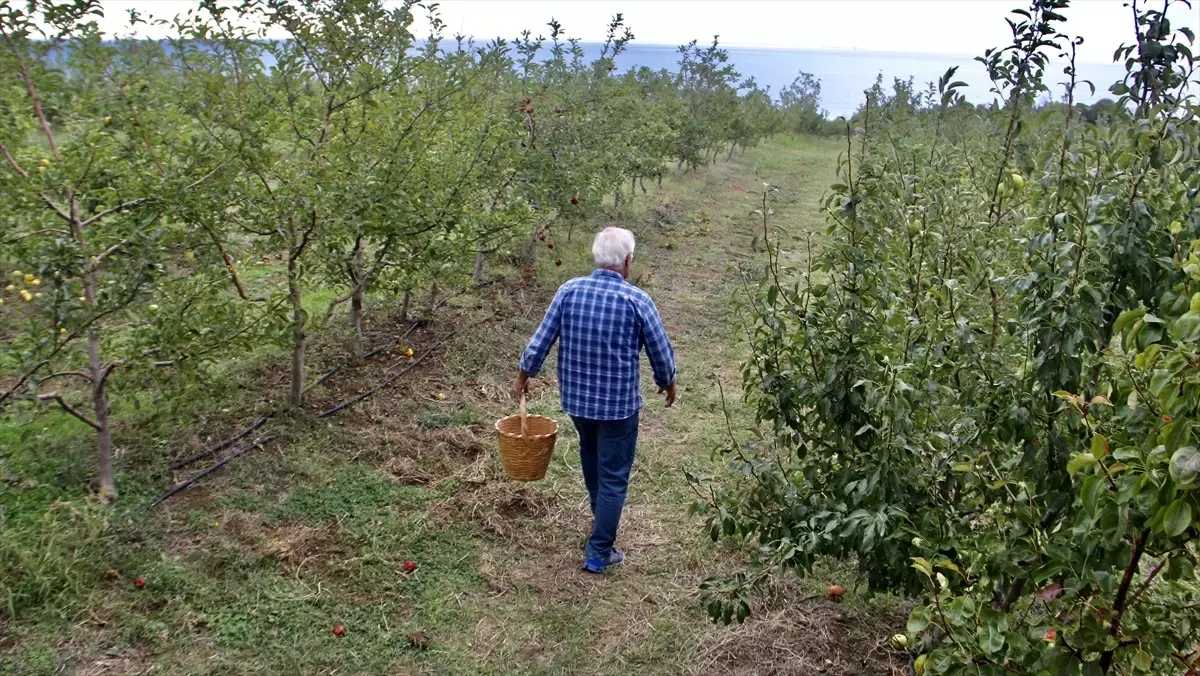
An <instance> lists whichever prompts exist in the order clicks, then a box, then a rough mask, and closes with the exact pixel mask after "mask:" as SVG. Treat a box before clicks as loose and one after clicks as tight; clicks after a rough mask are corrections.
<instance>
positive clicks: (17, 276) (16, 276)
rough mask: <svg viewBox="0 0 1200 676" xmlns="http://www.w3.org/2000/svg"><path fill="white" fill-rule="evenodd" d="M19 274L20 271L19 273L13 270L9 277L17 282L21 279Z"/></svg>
mask: <svg viewBox="0 0 1200 676" xmlns="http://www.w3.org/2000/svg"><path fill="white" fill-rule="evenodd" d="M21 274H22V273H21V271H20V270H13V271H12V273H10V276H11V277H12V278H13V279H17V280H19V279H21Z"/></svg>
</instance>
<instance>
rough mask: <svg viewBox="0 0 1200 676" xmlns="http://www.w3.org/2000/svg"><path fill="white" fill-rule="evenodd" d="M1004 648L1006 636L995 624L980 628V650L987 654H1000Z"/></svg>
mask: <svg viewBox="0 0 1200 676" xmlns="http://www.w3.org/2000/svg"><path fill="white" fill-rule="evenodd" d="M1003 647H1004V634H1003V633H1002V632H1001V631H1000V629H999V628H998V627H996V626H995V625H993V624H984V625H983V626H981V627H979V648H980V649H981V650H983V652H985V653H987V654H989V655H990V654H992V653H995V652H999V651H1000V649H1001V648H1003Z"/></svg>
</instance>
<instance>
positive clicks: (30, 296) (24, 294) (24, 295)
mask: <svg viewBox="0 0 1200 676" xmlns="http://www.w3.org/2000/svg"><path fill="white" fill-rule="evenodd" d="M21 300H24V301H25V302H26V303H28V302H29V301H31V300H33V294H32V293H29V292H28V291H26V290H25V289H21Z"/></svg>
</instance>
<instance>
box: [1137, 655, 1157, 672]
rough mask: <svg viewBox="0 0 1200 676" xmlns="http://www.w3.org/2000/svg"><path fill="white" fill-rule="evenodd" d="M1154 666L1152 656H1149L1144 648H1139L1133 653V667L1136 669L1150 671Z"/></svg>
mask: <svg viewBox="0 0 1200 676" xmlns="http://www.w3.org/2000/svg"><path fill="white" fill-rule="evenodd" d="M1153 666H1154V658H1152V657H1150V653H1148V652H1146V651H1145V650H1139V651H1137V652H1136V653H1134V654H1133V668H1134V669H1137V670H1138V671H1150V669H1151V668H1152V667H1153Z"/></svg>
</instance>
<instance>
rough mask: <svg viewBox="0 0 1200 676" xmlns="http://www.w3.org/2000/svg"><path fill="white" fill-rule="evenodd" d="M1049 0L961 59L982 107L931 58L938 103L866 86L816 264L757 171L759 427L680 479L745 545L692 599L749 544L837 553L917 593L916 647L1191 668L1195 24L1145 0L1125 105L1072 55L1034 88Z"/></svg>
mask: <svg viewBox="0 0 1200 676" xmlns="http://www.w3.org/2000/svg"><path fill="white" fill-rule="evenodd" d="M1065 5H1066V3H1065V2H1064V1H1061V0H1035V2H1033V3H1032V5H1031V6H1030V9H1029V10H1028V11H1025V10H1020V11H1018V12H1016V16H1015V17H1014V20H1013V21H1012V22H1011V23H1012V27H1013V44H1012V45H1011V46H1010V47H1007V48H1004V49H999V50H989V51H988V52H987V53H986V54H985V56H984V57H982V58H981V61H982V62H983V63H984V64H985V65H986V66H987V67H988V69H989V72H990V73H991V76H992V79H993V81H994V83H995V88H996V91H997V92H1000V93H1002V94H1003V96H1004V99H1003V105H1000V106H994V107H993V108H992V109H988V110H982V111H977V110H976V109H973V108H971V107H969V106H964V105H962V102H961V99H960V97H959V95H958V94H957V90H958V89H959V88H960V87H961V86H962V83H959V82H954V81H953V75H954V70H953V69H952V70H951V71H950V72H948V73H946V75H945V76H944V77H943V78H942V79H941V80H940V82H939V83H938V84H937V87H936V94H937V96H936V97H935V98H934V101H935V104H934V105H932V106H930V105H925V104H924V103H923V102H922V99H921V98H920V97H913V96H911V92H910V91H908V89H907V88H906V87H903V86H899V85H898V86H897V87H896V90H895V94H894V95H893V96H890V97H889V96H883V95H879V94H880V93H879V92H877V93H876V94H877V95H876V96H873V97H872V98H871V99H869V100H868V102H867V104H866V105H865V106H864V108H863V110H862V112H861V113H860V116H859V119H858V120H857V124H858V128H857V129H852V128H850V127H849V126H848V127H847V129H846V140H847V152H846V154H845V155H844V156H843V162H842V164H841V167H840V170H839V171H840V178H841V181H840V182H839V183H838V184H836V185H834V186H833V187H832V190H831V194H830V196H829V198H828V201H827V204H826V206H827V213H828V219H829V228H828V237H827V239H826V240H825V242H824V243H823V248H822V250H821V252H820V254H819V255H818V256H817V257H816V258H815V259H814V260H813V261H812V262H811V263H810V265H809V267H806V268H804V269H800V270H796V269H792V268H790V267H788V266H787V265H786V264H785V263H784V262H783V261H784V259H783V257H782V256H781V255H780V249H779V244H777V242H778V241H780V240H779V238H777V237H776V236H775V235H774V233H772V232H771V229H770V227H769V204H770V200H769V199H768V198H769V197H770V196H771V193H770V192H769V191H768V192H767V193H764V195H763V207H762V209H761V210H760V214H761V215H762V217H763V219H764V221H763V222H764V232H763V238H762V240H763V243H764V247H765V251H766V270H767V274H766V276H765V277H763V278H762V279H761V280H760V282H759V284H758V286H757V288H756V289H755V290H754V292H753V293H752V294H751V295H750V297H749V298H748V299H747V302H746V306H745V313H744V317H745V332H746V334H745V335H746V338H747V339H748V341H749V343H750V346H751V348H752V351H753V354H752V357H751V358H750V360H749V361H748V362H747V363H746V364H745V366H744V371H743V375H744V378H745V395H746V398H747V400H748V401H749V402H750V403H751V404H752V406H753V407H754V409H755V410H756V413H757V417H758V420H759V421H760V422H761V423H762V426H763V429H762V430H761V431H759V430H756V433H757V434H758V435H759V439H758V442H757V443H753V444H749V445H746V446H745V447H743V446H742V445H741V444H736V443H735V444H731V446H730V448H728V449H726V450H725V453H726V455H727V456H728V457H729V459H730V462H731V464H732V465H733V468H734V470H735V472H734V475H735V476H736V477H737V478H736V479H734V480H731V481H729V482H725V483H720V484H718V485H717V486H714V487H713V488H714V493H713V495H715V497H714V498H713V499H712V500H711V501H705V502H701V503H699V504H698V505H697V509H699V510H700V511H701V512H704V513H706V514H708V515H709V519H710V521H709V525H710V532H711V533H712V535H713V536H714V538H716V537H721V536H727V537H732V538H735V539H738V540H744V541H751V542H756V543H757V544H758V545H759V546H760V549H761V552H760V556H759V557H758V558H757V562H758V570H757V571H756V572H755V573H752V574H745V573H740V574H737V575H734V576H733V577H730V578H726V579H714V580H710V581H708V582H707V583H706V584H705V594H706V606H707V607H708V609H709V611H710V613H711V614H712V615H713V616H714V617H715V618H718V619H723V620H725V621H730V620H731V619H733V618H737V619H739V620H740V619H743V618H744V617H745V616H746V615H747V613H748V610H749V605H748V603H747V599H746V594H747V592H748V591H749V590H750V589H752V588H753V586H754V584H755V582H756V581H758V580H761V579H763V577H764V576H765V575H766V574H767V572H768V571H769V570H770V569H771V568H772V567H774V566H783V567H786V568H793V569H796V570H799V571H804V570H809V569H811V567H812V566H813V563H814V561H815V560H817V558H818V557H821V556H835V557H843V558H848V559H850V558H852V559H854V560H856V561H857V563H858V566H859V568H860V570H861V572H862V574H863V575H864V576H865V577H866V578H867V580H868V582H869V583H870V585H871V587H872V588H874V589H889V590H896V591H901V592H906V593H909V594H913V595H916V596H918V597H919V603H918V605H917V606H916V608H915V609H914V610H913V611H912V614H911V616H910V618H909V621H908V627H907V629H908V633H909V642H908V645H909V646H910V647H911V649H912V650H914V652H915V653H916V654H917V655H916V658H915V664H914V666H915V668H916V669H917V671H918V672H925V673H960V672H963V673H965V672H968V671H969V672H970V673H985V674H1004V673H1054V674H1066V673H1108V672H1110V671H1113V670H1119V671H1120V672H1121V673H1131V672H1134V671H1141V672H1154V673H1167V672H1171V671H1184V670H1188V669H1191V668H1194V667H1195V665H1196V662H1197V659H1198V658H1200V654H1197V652H1196V647H1195V646H1196V641H1197V632H1198V631H1200V623H1197V622H1195V621H1194V619H1193V617H1194V613H1193V612H1191V611H1190V610H1189V609H1193V608H1195V607H1196V603H1197V601H1200V588H1198V587H1197V585H1196V580H1197V578H1196V573H1195V570H1194V563H1195V559H1196V555H1197V553H1196V548H1195V545H1194V544H1193V538H1195V536H1196V535H1197V534H1198V533H1200V530H1198V526H1197V524H1198V523H1200V491H1197V490H1196V488H1197V478H1198V476H1200V474H1198V473H1200V452H1197V450H1196V447H1197V446H1198V445H1200V442H1198V441H1197V439H1196V436H1195V433H1196V430H1197V429H1198V426H1200V386H1198V385H1197V383H1200V372H1198V371H1197V369H1198V368H1200V361H1198V358H1200V239H1197V238H1200V211H1198V210H1197V209H1196V196H1197V191H1198V190H1200V172H1198V171H1197V169H1200V154H1198V153H1197V152H1196V150H1195V142H1194V139H1195V133H1196V129H1195V122H1194V116H1195V114H1196V111H1197V106H1196V101H1195V98H1194V93H1193V92H1189V90H1188V80H1189V79H1190V78H1192V77H1193V75H1194V73H1193V70H1192V59H1191V52H1190V50H1189V47H1188V44H1190V42H1191V39H1192V35H1191V34H1190V32H1188V31H1186V30H1181V31H1179V32H1178V33H1173V32H1172V31H1171V30H1170V28H1169V24H1168V23H1167V21H1166V19H1165V17H1163V16H1162V14H1160V13H1159V12H1158V11H1156V10H1142V11H1140V13H1139V14H1138V17H1137V18H1138V27H1139V34H1138V36H1137V37H1138V41H1137V46H1136V47H1125V48H1123V49H1122V50H1120V51H1119V53H1118V56H1119V58H1125V57H1128V61H1127V66H1128V69H1129V73H1128V76H1127V77H1126V78H1125V80H1124V81H1123V82H1119V83H1116V84H1115V85H1114V86H1113V87H1112V92H1113V93H1114V94H1115V95H1116V96H1118V97H1119V106H1120V107H1122V108H1128V109H1129V110H1131V111H1133V115H1132V117H1131V118H1130V119H1128V120H1124V119H1119V118H1116V117H1113V118H1112V119H1110V120H1109V121H1108V122H1107V124H1091V123H1087V122H1085V121H1083V120H1081V119H1080V117H1079V115H1078V113H1077V111H1076V109H1075V106H1074V105H1073V97H1074V87H1075V83H1074V82H1072V83H1071V85H1070V87H1069V88H1068V89H1067V91H1066V98H1067V101H1066V104H1067V105H1066V106H1064V107H1062V108H1061V109H1059V111H1060V114H1061V117H1056V116H1055V115H1054V113H1053V112H1046V113H1037V112H1036V111H1034V110H1033V107H1032V104H1033V101H1034V100H1035V99H1036V97H1037V95H1038V93H1040V92H1042V91H1044V89H1045V86H1044V85H1043V84H1042V75H1043V73H1045V72H1046V71H1047V69H1048V68H1051V67H1052V65H1053V62H1052V59H1054V58H1062V59H1064V60H1065V62H1066V67H1067V72H1068V73H1073V72H1074V48H1075V46H1076V45H1077V44H1078V42H1077V41H1075V40H1071V39H1069V38H1067V37H1065V36H1063V35H1062V34H1061V33H1060V32H1059V27H1060V25H1061V22H1062V21H1063V17H1062V15H1061V13H1060V12H1061V10H1062V8H1063V7H1064V6H1065ZM1137 50H1140V51H1137ZM1135 53H1136V54H1137V56H1136V57H1135V56H1134V55H1135ZM927 99H928V97H927ZM927 99H926V100H927ZM1193 298H1194V299H1195V300H1193ZM701 494H708V491H707V490H705V491H703V492H702V493H701Z"/></svg>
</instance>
